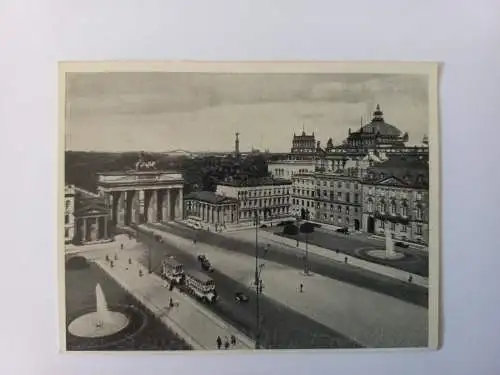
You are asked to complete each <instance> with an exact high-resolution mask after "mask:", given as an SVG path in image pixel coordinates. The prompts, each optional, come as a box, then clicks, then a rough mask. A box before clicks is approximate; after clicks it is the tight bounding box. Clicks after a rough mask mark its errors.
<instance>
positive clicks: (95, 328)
mask: <svg viewBox="0 0 500 375" xmlns="http://www.w3.org/2000/svg"><path fill="white" fill-rule="evenodd" d="M95 296H96V310H95V311H94V312H90V313H88V314H84V315H82V316H80V317H78V318H76V319H75V320H73V321H72V322H71V323H70V325H69V326H68V331H69V332H70V333H71V334H72V335H74V336H78V337H87V338H94V337H104V336H110V335H113V334H115V333H118V332H120V331H122V330H123V329H125V328H126V327H127V326H128V324H129V318H128V317H127V316H126V315H125V314H123V313H121V312H116V311H111V310H109V309H108V303H107V302H106V298H105V297H104V292H103V291H102V288H101V285H100V284H97V285H96V287H95Z"/></svg>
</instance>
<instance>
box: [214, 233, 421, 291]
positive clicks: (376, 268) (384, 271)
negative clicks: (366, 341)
mask: <svg viewBox="0 0 500 375" xmlns="http://www.w3.org/2000/svg"><path fill="white" fill-rule="evenodd" d="M242 234H243V233H241V232H240V233H238V234H236V233H234V234H231V235H230V236H237V238H239V239H241V240H244V241H247V242H250V240H251V241H252V242H254V241H255V237H254V236H253V234H252V239H250V238H248V237H247V236H243V235H242ZM223 235H224V234H223ZM259 238H261V239H265V240H266V241H268V242H273V243H275V244H278V245H280V246H283V247H288V248H289V249H290V250H293V251H295V252H296V251H297V250H299V249H298V248H297V246H296V244H297V241H295V240H293V239H289V238H286V237H278V236H276V235H274V234H272V233H269V232H267V231H259ZM300 244H301V247H300V251H301V252H303V251H304V249H303V246H304V244H303V243H302V242H301V243H300ZM307 249H308V251H309V253H312V254H315V255H318V256H321V257H324V258H328V259H330V260H333V261H336V262H339V263H344V262H345V258H347V263H348V264H349V265H351V266H355V267H359V268H363V269H366V270H368V271H371V272H374V273H378V274H380V275H383V276H388V277H391V278H393V279H397V280H400V281H404V282H408V277H409V275H412V278H413V281H412V284H416V285H419V286H423V287H425V288H428V287H429V280H428V278H425V277H422V276H420V275H416V274H410V273H408V272H405V271H402V270H399V269H397V268H393V267H387V266H384V265H381V264H376V263H371V262H367V261H365V260H362V259H359V258H356V257H353V256H349V255H346V254H343V253H339V254H337V253H336V252H335V251H332V250H329V249H325V248H322V247H319V246H316V245H312V244H308V246H307Z"/></svg>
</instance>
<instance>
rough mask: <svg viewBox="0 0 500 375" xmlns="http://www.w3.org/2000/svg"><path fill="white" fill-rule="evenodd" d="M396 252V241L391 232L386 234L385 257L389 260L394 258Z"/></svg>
mask: <svg viewBox="0 0 500 375" xmlns="http://www.w3.org/2000/svg"><path fill="white" fill-rule="evenodd" d="M395 255H396V252H395V251H394V241H393V240H392V234H391V232H390V231H386V232H385V256H386V257H387V258H394V256H395Z"/></svg>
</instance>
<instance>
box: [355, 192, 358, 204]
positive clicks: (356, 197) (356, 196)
mask: <svg viewBox="0 0 500 375" xmlns="http://www.w3.org/2000/svg"><path fill="white" fill-rule="evenodd" d="M354 203H359V194H358V193H356V194H354Z"/></svg>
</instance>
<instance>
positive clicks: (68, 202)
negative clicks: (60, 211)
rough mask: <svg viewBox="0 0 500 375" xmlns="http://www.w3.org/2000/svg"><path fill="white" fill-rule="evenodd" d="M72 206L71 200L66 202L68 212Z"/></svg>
mask: <svg viewBox="0 0 500 375" xmlns="http://www.w3.org/2000/svg"><path fill="white" fill-rule="evenodd" d="M70 204H71V201H70V200H69V199H67V200H66V209H67V210H68V209H69V206H70Z"/></svg>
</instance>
